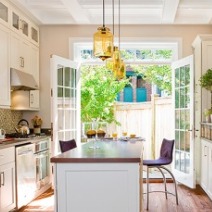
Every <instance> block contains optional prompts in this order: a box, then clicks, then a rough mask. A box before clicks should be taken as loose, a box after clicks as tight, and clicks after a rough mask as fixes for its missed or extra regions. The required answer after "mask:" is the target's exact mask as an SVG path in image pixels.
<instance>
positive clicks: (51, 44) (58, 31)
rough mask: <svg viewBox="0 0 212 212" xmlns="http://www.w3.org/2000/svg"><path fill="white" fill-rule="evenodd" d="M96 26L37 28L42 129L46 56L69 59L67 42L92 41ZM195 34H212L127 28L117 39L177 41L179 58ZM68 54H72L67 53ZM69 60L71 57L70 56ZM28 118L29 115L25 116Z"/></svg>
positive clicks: (204, 29)
mask: <svg viewBox="0 0 212 212" xmlns="http://www.w3.org/2000/svg"><path fill="white" fill-rule="evenodd" d="M96 29H97V26H94V25H92V26H82V25H81V26H41V27H40V89H41V98H40V100H41V103H40V105H41V107H40V108H41V111H40V116H41V117H42V118H43V119H44V123H43V126H42V127H44V128H49V127H50V120H51V116H50V115H51V110H50V105H51V104H50V60H49V59H50V55H51V54H56V55H59V56H62V57H66V58H68V57H69V38H74V39H77V37H80V38H88V39H92V36H93V33H94V32H95V31H96ZM198 34H212V27H211V26H208V25H198V26H195V25H184V26H181V25H172V26H168V25H167V26H166V25H163V26H157V25H139V26H138V25H130V26H121V37H125V38H127V37H131V38H140V39H154V38H156V39H169V38H175V39H181V40H182V56H183V57H185V56H188V55H190V54H192V47H191V44H192V42H193V40H194V38H195V37H196V35H198ZM71 52H72V51H71ZM71 57H72V55H71ZM24 117H25V118H27V117H28V118H29V117H30V118H31V117H32V113H30V114H25V115H24Z"/></svg>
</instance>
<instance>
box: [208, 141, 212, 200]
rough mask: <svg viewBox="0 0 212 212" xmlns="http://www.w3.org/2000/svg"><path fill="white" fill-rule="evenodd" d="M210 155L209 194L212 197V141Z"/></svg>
mask: <svg viewBox="0 0 212 212" xmlns="http://www.w3.org/2000/svg"><path fill="white" fill-rule="evenodd" d="M208 156H209V157H208V195H209V196H210V198H211V199H212V169H211V167H212V143H210V144H209V154H208Z"/></svg>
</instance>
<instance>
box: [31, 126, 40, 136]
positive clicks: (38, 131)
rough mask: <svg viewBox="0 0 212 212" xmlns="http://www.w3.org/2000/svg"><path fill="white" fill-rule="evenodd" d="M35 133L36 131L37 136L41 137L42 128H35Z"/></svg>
mask: <svg viewBox="0 0 212 212" xmlns="http://www.w3.org/2000/svg"><path fill="white" fill-rule="evenodd" d="M33 131H34V134H35V135H40V131H41V128H40V127H34V130H33Z"/></svg>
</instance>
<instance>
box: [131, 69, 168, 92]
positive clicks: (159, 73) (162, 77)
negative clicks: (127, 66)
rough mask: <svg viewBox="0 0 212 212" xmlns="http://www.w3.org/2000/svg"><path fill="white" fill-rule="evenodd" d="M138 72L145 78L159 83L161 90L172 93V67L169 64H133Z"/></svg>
mask: <svg viewBox="0 0 212 212" xmlns="http://www.w3.org/2000/svg"><path fill="white" fill-rule="evenodd" d="M132 68H133V70H134V71H135V72H136V73H137V74H142V75H143V79H144V80H146V81H147V82H149V83H152V84H155V85H157V87H158V88H159V89H161V90H164V91H166V92H167V94H171V67H170V66H168V65H149V66H144V65H132Z"/></svg>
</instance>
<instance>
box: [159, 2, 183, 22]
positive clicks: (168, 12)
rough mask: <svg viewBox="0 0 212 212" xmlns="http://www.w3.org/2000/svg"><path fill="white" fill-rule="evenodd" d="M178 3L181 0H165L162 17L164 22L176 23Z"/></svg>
mask: <svg viewBox="0 0 212 212" xmlns="http://www.w3.org/2000/svg"><path fill="white" fill-rule="evenodd" d="M178 5H179V0H164V4H163V9H162V19H161V22H162V23H167V24H171V23H174V20H175V16H176V14H177V8H178Z"/></svg>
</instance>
